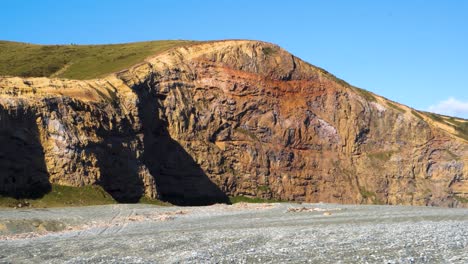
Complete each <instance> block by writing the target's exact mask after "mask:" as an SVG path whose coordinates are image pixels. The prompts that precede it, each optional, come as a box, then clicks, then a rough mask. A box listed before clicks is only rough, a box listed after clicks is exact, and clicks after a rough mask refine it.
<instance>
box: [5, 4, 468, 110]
mask: <svg viewBox="0 0 468 264" xmlns="http://www.w3.org/2000/svg"><path fill="white" fill-rule="evenodd" d="M1 7H2V15H1V16H0V39H1V40H10V41H21V42H28V43H37V44H70V43H74V44H104V43H124V42H135V41H144V40H165V39H188V40H217V39H254V40H263V41H267V42H272V43H275V44H278V45H280V46H281V47H283V48H285V49H286V50H288V51H289V52H291V53H292V54H294V55H296V56H298V57H300V58H302V59H303V60H305V61H307V62H310V63H312V64H314V65H316V66H319V67H322V68H324V69H326V70H327V71H329V72H331V73H333V74H334V75H336V76H337V77H339V78H341V79H344V80H345V81H347V82H348V83H350V84H352V85H354V86H358V87H360V88H363V89H366V90H369V91H372V92H374V93H376V94H379V95H382V96H384V97H386V98H388V99H390V100H393V101H397V102H400V103H403V104H406V105H408V106H410V107H413V108H416V109H418V110H424V111H432V112H437V113H442V114H448V115H455V116H458V117H464V118H468V1H464V0H445V1H441V0H439V1H430V0H411V1H409V0H406V1H403V0H401V1H400V0H393V1H390V0H379V1H375V0H368V1H364V0H353V1H350V0H341V1H340V0H323V1H322V0H303V1H299V0H287V1H284V0H282V1H279V0H278V1H275V0H268V1H266V0H263V1H262V0H258V1H253V0H232V1H228V0H206V1H201V0H200V1H196V0H192V1H191V0H185V1H180V0H172V1H166V0H159V1H158V0H154V1H150V0H128V1H124V0H68V1H64V0H60V1H52V0H42V1H36V0H29V1H26V0H2V5H1Z"/></svg>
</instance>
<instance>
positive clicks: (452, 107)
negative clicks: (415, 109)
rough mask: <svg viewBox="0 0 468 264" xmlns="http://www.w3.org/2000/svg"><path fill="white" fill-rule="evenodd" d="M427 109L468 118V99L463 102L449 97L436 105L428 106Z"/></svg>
mask: <svg viewBox="0 0 468 264" xmlns="http://www.w3.org/2000/svg"><path fill="white" fill-rule="evenodd" d="M428 110H429V111H430V112H434V113H438V114H443V115H449V116H457V117H462V118H468V101H465V102H463V101H459V100H457V99H455V98H453V97H450V98H449V99H447V100H444V101H441V102H439V103H438V104H436V105H431V106H429V108H428Z"/></svg>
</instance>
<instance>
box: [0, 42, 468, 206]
mask: <svg viewBox="0 0 468 264" xmlns="http://www.w3.org/2000/svg"><path fill="white" fill-rule="evenodd" d="M0 118H1V119H0V142H1V144H2V148H1V149H0V183H1V185H0V194H1V195H4V196H12V197H40V196H41V195H42V194H44V193H46V192H48V191H49V190H50V185H51V184H60V185H69V186H84V185H100V186H102V187H103V188H104V189H105V190H106V191H107V192H108V193H110V194H111V195H112V196H113V197H114V198H115V199H116V200H118V201H121V202H134V201H137V200H138V199H139V198H141V197H142V196H147V197H151V198H159V199H162V200H165V201H169V202H172V203H175V204H183V205H187V204H190V205H196V204H210V203H215V202H227V196H228V195H230V196H231V195H232V196H238V195H242V196H255V197H261V198H268V199H279V200H294V201H306V202H318V201H323V202H338V203H381V204H407V205H440V206H455V207H457V206H459V207H461V206H466V205H467V204H466V201H467V199H468V181H467V177H468V168H467V166H466V164H467V162H468V141H467V138H468V136H467V134H468V133H466V127H467V124H468V123H467V122H468V121H467V120H463V119H456V118H450V117H444V116H438V115H433V114H429V113H424V112H418V111H416V110H414V109H411V108H409V107H406V106H404V105H401V104H398V103H395V102H391V101H389V100H387V99H385V98H383V97H380V96H377V95H375V94H372V93H370V92H367V91H364V90H361V89H358V88H355V87H353V86H351V85H349V84H347V83H345V82H344V81H342V80H339V79H337V78H335V77H334V76H333V75H331V74H329V73H328V72H326V71H324V70H322V69H320V68H317V67H314V66H312V65H310V64H308V63H306V62H304V61H302V60H300V59H299V58H297V57H294V56H293V55H291V54H289V53H288V52H286V51H285V50H283V49H281V48H280V47H278V46H275V45H272V44H269V43H264V42H258V41H219V42H205V43H200V44H194V45H189V46H183V47H177V48H173V49H170V50H168V51H165V52H163V53H160V54H158V55H156V56H153V57H149V58H147V59H146V60H145V61H144V62H142V63H140V64H138V65H135V66H133V67H131V68H129V69H127V70H123V71H120V72H117V73H113V74H109V75H108V76H107V77H104V78H101V79H92V80H83V81H79V80H67V79H49V78H20V77H0Z"/></svg>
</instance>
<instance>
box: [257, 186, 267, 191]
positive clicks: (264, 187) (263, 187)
mask: <svg viewBox="0 0 468 264" xmlns="http://www.w3.org/2000/svg"><path fill="white" fill-rule="evenodd" d="M257 189H258V190H259V191H262V192H269V191H270V186H268V185H259V186H257Z"/></svg>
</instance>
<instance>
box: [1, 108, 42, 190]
mask: <svg viewBox="0 0 468 264" xmlns="http://www.w3.org/2000/svg"><path fill="white" fill-rule="evenodd" d="M36 118H37V117H36V115H35V114H34V113H33V112H32V111H31V110H30V109H24V108H23V107H21V106H17V108H15V109H8V110H7V109H5V108H4V107H2V106H1V105H0V195H1V196H8V197H13V198H16V199H22V198H25V199H26V198H27V199H35V198H41V197H42V196H44V194H46V193H48V192H50V190H51V185H50V182H49V174H48V172H47V167H46V164H45V160H44V150H43V148H42V145H41V143H40V135H39V129H38V127H37V123H36Z"/></svg>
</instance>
